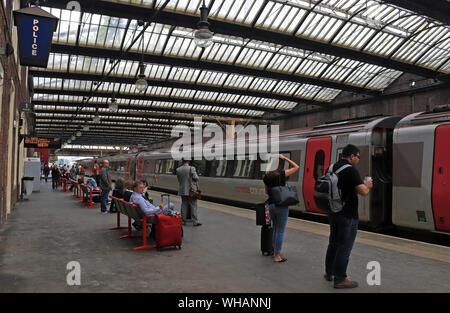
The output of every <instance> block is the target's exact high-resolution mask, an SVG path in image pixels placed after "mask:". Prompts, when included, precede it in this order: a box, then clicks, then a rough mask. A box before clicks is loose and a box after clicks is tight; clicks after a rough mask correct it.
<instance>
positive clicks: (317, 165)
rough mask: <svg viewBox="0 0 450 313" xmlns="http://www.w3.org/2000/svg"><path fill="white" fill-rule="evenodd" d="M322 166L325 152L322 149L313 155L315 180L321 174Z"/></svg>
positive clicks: (323, 165)
mask: <svg viewBox="0 0 450 313" xmlns="http://www.w3.org/2000/svg"><path fill="white" fill-rule="evenodd" d="M324 167H325V152H324V151H323V150H319V151H317V152H316V156H315V157H314V179H315V180H317V178H319V177H320V176H322V175H323V171H324Z"/></svg>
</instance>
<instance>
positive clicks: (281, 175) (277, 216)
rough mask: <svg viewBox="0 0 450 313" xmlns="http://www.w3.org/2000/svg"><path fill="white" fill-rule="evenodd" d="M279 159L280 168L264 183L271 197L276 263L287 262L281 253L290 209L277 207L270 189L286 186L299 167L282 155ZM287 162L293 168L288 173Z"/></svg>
mask: <svg viewBox="0 0 450 313" xmlns="http://www.w3.org/2000/svg"><path fill="white" fill-rule="evenodd" d="M278 158H279V160H278V168H277V169H276V170H275V171H270V172H267V174H266V175H265V176H264V178H263V181H264V187H265V190H266V194H267V195H268V196H269V200H268V203H269V213H270V218H271V219H272V224H273V238H272V242H273V260H274V262H285V261H287V259H285V258H282V257H281V254H280V253H281V247H282V246H283V238H284V230H285V228H286V223H287V219H288V216H289V207H287V206H279V205H276V204H275V203H274V202H273V200H272V198H271V196H270V189H271V188H272V187H276V186H286V180H287V177H289V176H290V175H292V174H294V173H295V172H297V171H298V169H299V166H298V165H297V164H296V163H295V162H294V161H291V160H289V159H288V158H287V157H285V156H284V155H282V154H280V155H278ZM285 161H287V162H288V163H289V165H290V166H291V168H289V169H287V170H286V171H285V170H284V164H285Z"/></svg>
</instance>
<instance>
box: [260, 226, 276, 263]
mask: <svg viewBox="0 0 450 313" xmlns="http://www.w3.org/2000/svg"><path fill="white" fill-rule="evenodd" d="M272 237H273V228H272V226H270V225H263V226H262V227H261V253H262V254H263V255H265V256H268V255H272V253H273V244H272Z"/></svg>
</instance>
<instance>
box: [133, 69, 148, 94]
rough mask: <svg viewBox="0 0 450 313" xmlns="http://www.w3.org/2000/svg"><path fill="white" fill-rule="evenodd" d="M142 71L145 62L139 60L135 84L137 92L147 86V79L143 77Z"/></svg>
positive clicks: (143, 70)
mask: <svg viewBox="0 0 450 313" xmlns="http://www.w3.org/2000/svg"><path fill="white" fill-rule="evenodd" d="M144 72H145V64H144V63H142V62H141V63H140V64H139V75H138V80H137V81H136V84H135V86H136V89H137V90H138V91H139V92H143V91H145V89H147V87H148V83H147V79H146V77H145V74H144Z"/></svg>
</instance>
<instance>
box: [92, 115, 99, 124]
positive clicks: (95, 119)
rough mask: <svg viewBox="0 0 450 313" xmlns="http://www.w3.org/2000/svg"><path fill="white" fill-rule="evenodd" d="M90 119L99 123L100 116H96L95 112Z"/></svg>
mask: <svg viewBox="0 0 450 313" xmlns="http://www.w3.org/2000/svg"><path fill="white" fill-rule="evenodd" d="M92 120H93V121H94V123H100V116H98V114H95V116H94V118H93V119H92Z"/></svg>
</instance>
